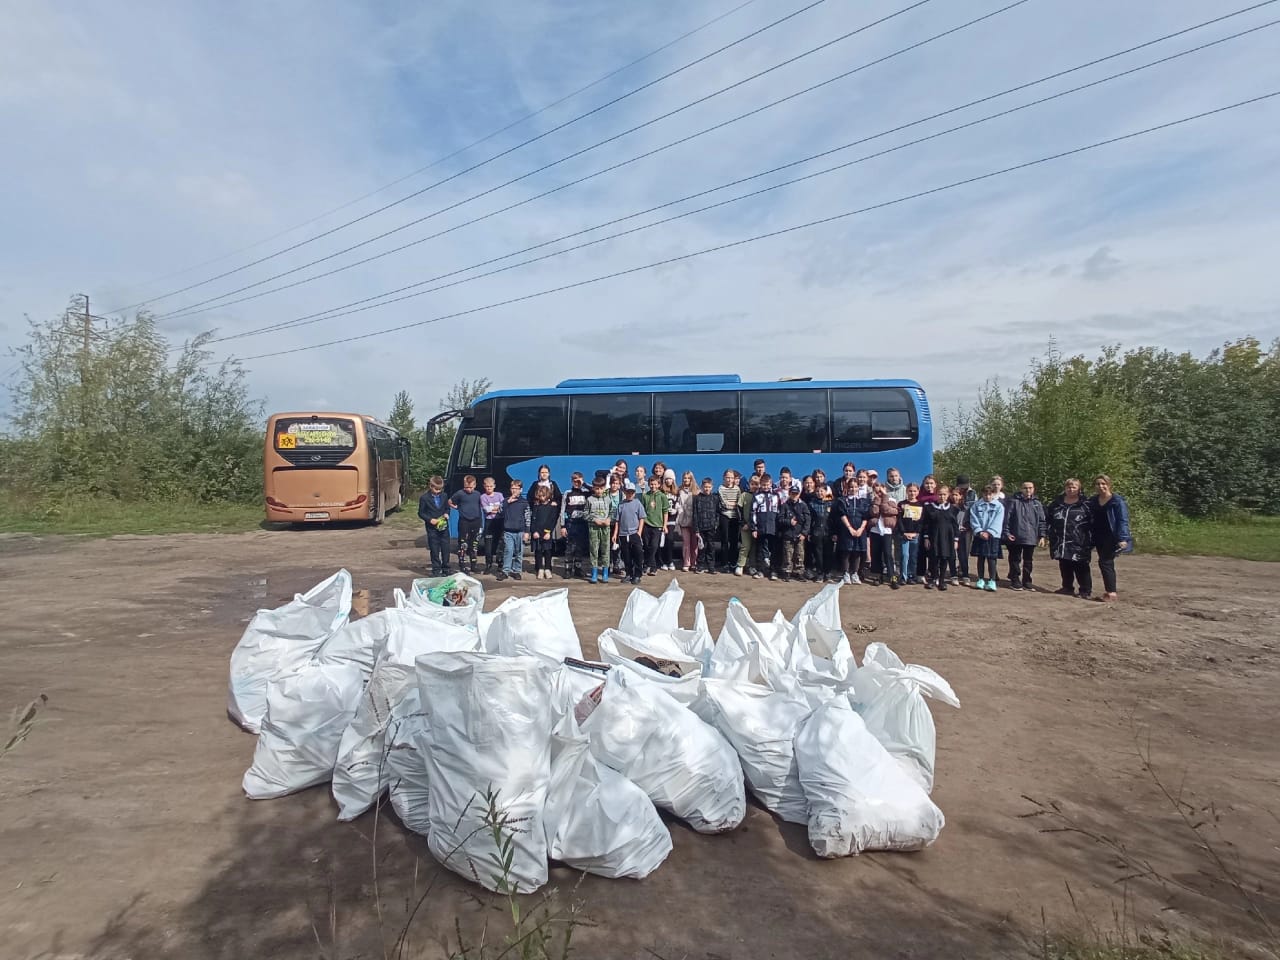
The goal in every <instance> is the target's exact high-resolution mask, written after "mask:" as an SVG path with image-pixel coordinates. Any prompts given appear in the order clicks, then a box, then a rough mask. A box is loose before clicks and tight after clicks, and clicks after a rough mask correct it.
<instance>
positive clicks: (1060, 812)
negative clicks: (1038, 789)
mask: <svg viewBox="0 0 1280 960" xmlns="http://www.w3.org/2000/svg"><path fill="white" fill-rule="evenodd" d="M1134 745H1135V747H1136V751H1137V756H1138V760H1139V762H1140V764H1141V767H1142V771H1143V772H1144V773H1145V774H1146V775H1147V777H1148V778H1149V779H1150V780H1151V782H1152V783H1153V784H1154V785H1155V788H1156V790H1157V791H1158V792H1159V793H1160V795H1161V796H1162V797H1163V798H1164V800H1165V801H1166V802H1167V803H1168V804H1169V806H1170V808H1171V809H1172V810H1173V812H1174V813H1175V815H1176V818H1177V825H1178V826H1179V827H1180V828H1181V834H1182V836H1184V837H1185V839H1186V841H1187V842H1188V843H1189V844H1190V845H1191V849H1192V850H1194V851H1195V853H1196V854H1197V856H1199V857H1200V859H1201V860H1202V861H1203V862H1204V864H1205V865H1204V868H1203V869H1202V870H1201V873H1202V874H1203V875H1204V876H1206V877H1208V878H1209V879H1211V880H1212V881H1214V882H1215V883H1218V884H1221V885H1224V886H1226V887H1227V888H1228V889H1230V890H1231V891H1233V893H1234V894H1235V903H1234V905H1233V906H1234V909H1235V912H1236V915H1237V916H1238V918H1239V920H1240V923H1239V924H1238V925H1235V926H1236V928H1237V929H1235V930H1234V931H1233V936H1232V937H1231V938H1230V939H1229V940H1228V939H1223V940H1222V941H1221V945H1218V942H1217V941H1214V942H1209V941H1205V940H1203V939H1196V938H1191V937H1187V938H1182V939H1178V938H1174V937H1171V936H1169V935H1168V934H1166V933H1163V932H1152V931H1150V930H1147V929H1145V928H1144V926H1143V925H1142V924H1141V923H1139V922H1138V921H1137V919H1136V918H1135V917H1134V916H1133V912H1132V910H1131V909H1130V908H1129V902H1128V896H1127V891H1128V887H1127V885H1128V884H1129V883H1132V882H1134V881H1146V882H1149V883H1152V884H1155V885H1156V886H1158V887H1159V888H1160V889H1161V890H1163V891H1164V892H1165V893H1166V895H1171V894H1172V893H1173V891H1174V890H1175V889H1178V890H1182V891H1185V892H1188V893H1192V894H1196V895H1199V894H1200V893H1201V891H1200V890H1198V889H1197V888H1196V887H1195V886H1193V885H1191V884H1189V883H1188V882H1186V881H1184V880H1181V879H1179V878H1177V877H1175V876H1173V875H1171V874H1170V873H1169V872H1168V871H1166V870H1164V869H1162V868H1161V867H1160V866H1158V865H1157V864H1156V863H1155V862H1154V861H1152V860H1151V859H1150V858H1149V857H1147V856H1146V855H1145V854H1143V853H1142V852H1141V851H1139V850H1136V849H1134V848H1133V847H1132V846H1131V845H1130V844H1129V843H1128V842H1126V840H1125V839H1124V838H1123V837H1121V836H1117V835H1114V834H1110V833H1104V832H1103V831H1102V830H1099V829H1097V828H1095V827H1093V826H1090V825H1089V824H1086V823H1084V822H1083V821H1081V820H1080V819H1079V818H1077V817H1076V816H1074V815H1073V814H1071V813H1069V812H1068V811H1067V810H1066V809H1065V808H1064V807H1063V806H1062V805H1061V804H1060V803H1058V802H1057V801H1056V800H1038V799H1036V798H1034V797H1029V796H1026V795H1024V796H1023V799H1024V800H1026V801H1027V802H1028V803H1030V804H1031V805H1032V806H1033V807H1035V809H1034V810H1032V811H1031V812H1029V813H1026V814H1023V817H1024V818H1025V819H1040V820H1043V821H1045V822H1047V823H1048V825H1047V826H1044V827H1042V828H1041V832H1042V833H1072V834H1076V835H1077V836H1081V837H1084V838H1086V839H1088V840H1090V841H1092V842H1093V843H1095V844H1097V845H1098V846H1100V847H1102V848H1103V849H1104V850H1105V851H1106V852H1107V853H1108V855H1109V856H1110V858H1111V860H1112V862H1113V863H1115V864H1116V865H1117V867H1118V868H1119V870H1120V872H1121V875H1120V876H1119V877H1117V878H1116V883H1118V884H1122V885H1124V890H1125V897H1124V906H1123V907H1122V908H1121V909H1119V910H1117V911H1116V912H1115V916H1114V918H1113V920H1114V923H1113V929H1112V930H1102V929H1101V928H1100V927H1099V926H1098V925H1097V924H1096V923H1093V922H1092V921H1089V922H1082V923H1081V925H1080V926H1081V929H1079V930H1076V931H1065V932H1064V931H1055V932H1053V933H1050V932H1049V931H1048V929H1047V927H1045V932H1044V933H1043V935H1042V937H1041V940H1040V943H1039V944H1038V950H1037V951H1036V955H1037V956H1039V957H1040V958H1041V960H1226V958H1229V957H1265V958H1270V960H1280V931H1277V929H1276V926H1275V924H1274V923H1273V922H1272V920H1271V918H1270V916H1269V913H1268V911H1267V910H1265V909H1264V905H1263V900H1264V899H1265V897H1266V893H1265V889H1264V885H1263V883H1262V880H1261V878H1260V877H1254V876H1250V875H1249V873H1248V871H1247V870H1246V869H1245V867H1244V865H1243V863H1242V862H1241V859H1240V856H1239V854H1238V853H1237V852H1236V851H1235V849H1234V847H1233V845H1232V844H1231V843H1230V841H1228V840H1226V839H1225V838H1223V837H1222V835H1221V832H1220V828H1219V825H1220V823H1221V821H1222V816H1221V813H1220V812H1219V810H1218V808H1217V806H1216V805H1215V804H1214V803H1213V802H1212V801H1209V802H1207V803H1204V802H1198V801H1196V799H1195V798H1194V797H1193V796H1192V795H1191V794H1189V793H1188V792H1187V791H1186V790H1185V785H1180V786H1179V787H1178V788H1177V789H1172V788H1170V786H1169V784H1168V782H1167V781H1166V779H1165V778H1164V777H1163V776H1162V774H1161V773H1160V771H1159V770H1158V769H1157V767H1156V765H1155V763H1154V761H1153V759H1152V752H1151V743H1150V739H1149V735H1144V734H1143V733H1142V732H1140V731H1137V730H1135V732H1134ZM1067 893H1068V895H1069V896H1071V901H1072V904H1073V906H1075V897H1074V895H1072V894H1071V889H1070V887H1068V888H1067ZM1076 913H1077V915H1078V916H1081V917H1082V918H1083V913H1082V912H1081V911H1080V909H1079V908H1078V907H1077V909H1076Z"/></svg>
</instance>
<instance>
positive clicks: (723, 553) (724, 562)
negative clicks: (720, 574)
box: [720, 514, 741, 567]
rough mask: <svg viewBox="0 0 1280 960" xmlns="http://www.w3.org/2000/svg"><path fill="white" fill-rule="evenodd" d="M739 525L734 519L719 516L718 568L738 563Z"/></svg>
mask: <svg viewBox="0 0 1280 960" xmlns="http://www.w3.org/2000/svg"><path fill="white" fill-rule="evenodd" d="M740 528H741V524H740V523H739V522H738V519H737V518H736V517H726V516H725V515H724V514H721V515H720V566H722V567H731V566H733V565H734V564H735V563H737V561H738V531H739V529H740Z"/></svg>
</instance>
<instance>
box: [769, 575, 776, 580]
mask: <svg viewBox="0 0 1280 960" xmlns="http://www.w3.org/2000/svg"><path fill="white" fill-rule="evenodd" d="M769 579H770V580H777V579H778V575H777V574H776V573H771V574H769Z"/></svg>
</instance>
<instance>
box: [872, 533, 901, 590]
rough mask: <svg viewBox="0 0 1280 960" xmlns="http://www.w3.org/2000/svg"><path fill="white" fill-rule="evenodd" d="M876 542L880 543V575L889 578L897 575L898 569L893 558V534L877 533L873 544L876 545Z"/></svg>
mask: <svg viewBox="0 0 1280 960" xmlns="http://www.w3.org/2000/svg"><path fill="white" fill-rule="evenodd" d="M876 543H878V544H879V550H880V557H879V560H880V567H879V570H880V575H881V576H882V577H884V579H886V580H889V579H891V578H892V577H894V576H896V575H897V571H898V568H897V566H896V565H895V563H894V558H893V534H892V533H877V534H875V540H874V541H873V543H872V546H873V547H874V546H875V544H876Z"/></svg>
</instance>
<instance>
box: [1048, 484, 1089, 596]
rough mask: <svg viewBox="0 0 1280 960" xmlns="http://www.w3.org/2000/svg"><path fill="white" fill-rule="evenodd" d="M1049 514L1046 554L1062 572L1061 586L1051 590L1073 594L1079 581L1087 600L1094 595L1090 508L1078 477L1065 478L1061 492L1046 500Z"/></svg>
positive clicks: (1081, 593) (1063, 593) (1081, 590)
mask: <svg viewBox="0 0 1280 960" xmlns="http://www.w3.org/2000/svg"><path fill="white" fill-rule="evenodd" d="M1048 514H1049V555H1050V556H1051V557H1053V559H1055V560H1057V561H1058V571H1059V572H1060V573H1061V574H1062V588H1061V589H1059V590H1056V591H1054V592H1055V593H1061V594H1062V595H1063V596H1067V597H1073V596H1075V593H1076V591H1075V584H1076V583H1079V584H1080V596H1081V598H1082V599H1084V600H1088V599H1090V598H1091V597H1092V596H1093V575H1092V574H1091V573H1090V572H1089V553H1090V551H1091V550H1092V549H1093V529H1092V525H1093V511H1092V510H1091V509H1090V508H1089V501H1088V500H1086V499H1085V498H1084V496H1083V495H1082V494H1081V493H1080V481H1079V480H1077V479H1076V478H1075V477H1069V478H1067V481H1066V482H1065V483H1064V484H1063V485H1062V494H1061V496H1059V497H1058V498H1057V499H1056V500H1054V501H1053V503H1051V504H1049V510H1048Z"/></svg>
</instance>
